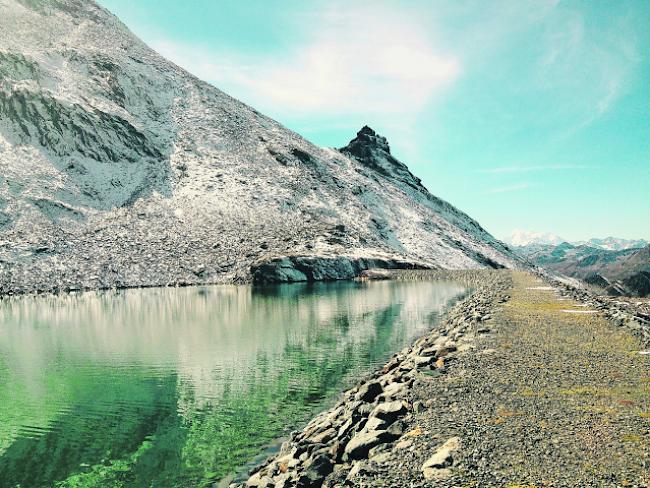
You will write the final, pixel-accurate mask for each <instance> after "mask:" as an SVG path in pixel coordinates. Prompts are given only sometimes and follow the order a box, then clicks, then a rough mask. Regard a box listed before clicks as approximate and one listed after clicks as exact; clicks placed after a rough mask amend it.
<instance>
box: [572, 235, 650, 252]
mask: <svg viewBox="0 0 650 488" xmlns="http://www.w3.org/2000/svg"><path fill="white" fill-rule="evenodd" d="M575 244H578V245H586V246H589V247H598V248H600V249H607V250H609V251H623V250H625V249H641V248H642V247H646V246H647V245H649V244H650V242H648V241H646V240H645V239H618V238H616V237H605V238H604V239H600V238H597V237H596V238H593V239H589V240H588V241H585V242H576V243H575Z"/></svg>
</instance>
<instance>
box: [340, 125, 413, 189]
mask: <svg viewBox="0 0 650 488" xmlns="http://www.w3.org/2000/svg"><path fill="white" fill-rule="evenodd" d="M339 150H340V151H341V152H342V153H343V154H346V155H347V156H351V157H353V158H354V159H356V160H357V161H359V162H360V163H361V164H363V165H364V166H366V167H368V168H371V169H373V170H374V171H376V172H378V173H381V174H382V175H383V176H385V177H388V178H391V179H393V180H398V181H400V182H402V183H406V184H407V185H409V186H410V187H412V188H415V189H417V190H418V191H425V192H426V189H425V188H424V187H423V186H422V184H421V181H420V179H419V178H417V177H415V176H414V175H413V174H412V173H411V172H410V171H409V169H408V167H407V166H406V165H405V164H404V163H402V162H400V161H398V160H397V159H395V158H394V157H393V155H392V154H391V153H390V146H389V145H388V140H387V139H386V138H385V137H383V136H380V135H379V134H377V133H376V132H375V131H374V130H372V129H371V128H370V127H368V126H367V125H364V126H363V128H362V129H361V130H360V131H359V132H357V137H355V138H354V139H352V140H351V141H350V142H349V143H348V145H347V146H345V147H342V148H341V149H339Z"/></svg>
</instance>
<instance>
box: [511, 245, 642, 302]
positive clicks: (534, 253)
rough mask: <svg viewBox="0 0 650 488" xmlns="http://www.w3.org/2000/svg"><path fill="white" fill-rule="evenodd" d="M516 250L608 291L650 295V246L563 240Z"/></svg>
mask: <svg viewBox="0 0 650 488" xmlns="http://www.w3.org/2000/svg"><path fill="white" fill-rule="evenodd" d="M594 240H595V239H594ZM594 240H592V241H594ZM595 241H600V242H603V241H606V242H604V244H603V245H605V246H612V245H615V246H626V245H630V243H632V242H637V243H638V242H642V241H625V240H624V239H612V238H608V239H599V240H595ZM589 242H591V241H589ZM515 250H516V252H518V253H519V254H520V255H521V256H522V257H524V258H526V259H528V260H529V261H530V262H531V263H533V264H536V265H538V266H541V267H543V268H545V269H546V270H548V271H550V272H553V273H557V274H561V275H564V276H570V277H573V278H578V279H580V280H582V281H584V282H585V283H587V284H589V285H590V286H592V287H596V288H598V289H599V290H600V291H603V292H605V293H607V294H610V295H626V296H641V297H644V296H650V246H645V247H642V248H640V249H639V248H635V247H629V248H625V247H623V248H621V249H615V250H611V249H606V248H602V247H594V246H591V245H588V244H580V245H574V244H570V243H568V242H563V243H561V244H559V245H554V244H541V243H530V244H528V245H526V246H519V247H516V248H515Z"/></svg>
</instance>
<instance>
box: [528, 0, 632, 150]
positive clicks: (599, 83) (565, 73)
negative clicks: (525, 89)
mask: <svg viewBox="0 0 650 488" xmlns="http://www.w3.org/2000/svg"><path fill="white" fill-rule="evenodd" d="M613 13H614V14H615V15H613V17H612V20H611V22H610V23H609V24H608V25H607V27H605V28H596V27H595V26H594V25H593V24H592V23H590V22H588V21H587V20H586V19H585V15H586V14H585V12H584V11H583V10H581V9H578V8H575V7H573V6H571V5H570V4H560V5H558V7H557V8H556V9H555V11H554V12H553V14H552V15H550V17H549V22H548V23H547V26H548V27H547V29H546V32H545V34H544V36H543V38H542V42H543V45H544V48H545V53H544V55H543V56H542V57H541V59H540V61H539V65H538V82H539V83H540V84H541V88H543V89H545V90H547V91H548V92H549V93H551V94H552V95H553V96H555V98H556V100H557V102H558V105H557V107H561V112H562V115H563V116H564V117H565V118H566V119H567V122H569V125H568V128H567V129H566V130H565V131H564V134H563V135H562V136H561V138H565V137H568V136H571V135H573V134H574V133H575V132H577V131H579V130H581V129H583V128H585V127H587V126H589V125H590V124H592V123H594V122H596V121H597V120H599V119H600V118H602V117H603V116H605V115H606V114H607V113H608V112H610V111H611V110H612V109H613V108H614V107H615V106H616V102H617V101H618V100H619V99H620V98H621V97H623V96H624V95H625V93H626V91H627V89H628V85H629V81H630V78H631V74H632V73H633V70H634V68H635V67H636V65H637V64H638V63H639V62H640V61H641V57H640V56H639V54H638V51H637V47H636V43H637V40H636V39H635V36H634V29H633V28H631V26H630V25H629V24H630V21H631V16H630V15H628V13H627V12H626V11H625V9H624V8H621V9H619V10H617V11H616V12H613Z"/></svg>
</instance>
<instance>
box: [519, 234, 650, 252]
mask: <svg viewBox="0 0 650 488" xmlns="http://www.w3.org/2000/svg"><path fill="white" fill-rule="evenodd" d="M508 242H509V243H510V244H512V245H513V246H516V247H525V246H528V247H531V246H532V247H540V246H541V247H545V246H559V245H560V244H562V243H564V242H568V243H569V244H572V245H574V246H587V247H593V248H597V249H606V250H608V251H623V250H625V249H641V248H642V247H646V246H647V245H648V244H650V242H648V241H646V240H644V239H620V238H616V237H605V238H604V239H601V238H598V237H594V238H592V239H589V240H587V241H568V240H566V239H564V238H562V237H560V236H558V235H557V234H551V233H548V232H546V233H545V232H535V231H530V230H521V229H517V230H515V231H513V232H512V234H511V235H510V238H509V239H508Z"/></svg>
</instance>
